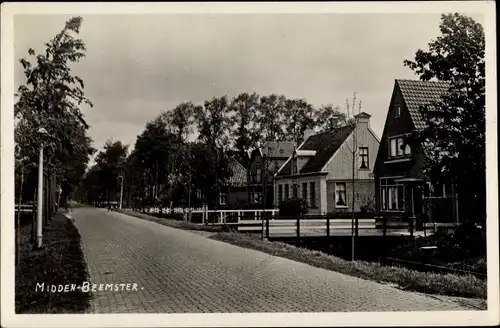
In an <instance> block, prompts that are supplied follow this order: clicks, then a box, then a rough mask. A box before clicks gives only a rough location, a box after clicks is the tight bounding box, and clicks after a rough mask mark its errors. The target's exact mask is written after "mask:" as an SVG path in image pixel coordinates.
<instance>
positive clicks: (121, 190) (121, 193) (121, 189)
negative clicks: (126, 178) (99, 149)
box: [117, 175, 123, 209]
mask: <svg viewBox="0 0 500 328" xmlns="http://www.w3.org/2000/svg"><path fill="white" fill-rule="evenodd" d="M117 179H120V209H122V201H123V176H122V175H119V176H118V177H117Z"/></svg>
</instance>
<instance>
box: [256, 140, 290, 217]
mask: <svg viewBox="0 0 500 328" xmlns="http://www.w3.org/2000/svg"><path fill="white" fill-rule="evenodd" d="M294 146H295V143H294V142H290V141H266V142H264V143H263V144H262V145H261V146H260V147H258V148H256V149H254V150H252V151H251V152H250V155H249V156H250V181H249V189H250V195H249V196H250V202H251V205H252V206H262V205H263V188H264V187H263V186H264V183H265V184H266V186H267V188H266V190H267V193H266V195H267V197H266V207H268V208H272V207H273V203H274V198H273V194H274V193H273V176H274V174H275V173H276V172H277V171H278V169H279V168H280V167H281V166H282V165H283V164H285V162H286V161H287V160H288V158H289V157H290V156H291V155H292V153H293V150H294Z"/></svg>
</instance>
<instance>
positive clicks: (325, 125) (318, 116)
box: [314, 104, 352, 132]
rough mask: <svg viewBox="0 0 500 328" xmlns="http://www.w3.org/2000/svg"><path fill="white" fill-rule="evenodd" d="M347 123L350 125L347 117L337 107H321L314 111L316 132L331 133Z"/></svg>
mask: <svg viewBox="0 0 500 328" xmlns="http://www.w3.org/2000/svg"><path fill="white" fill-rule="evenodd" d="M351 119H352V118H351ZM349 123H352V122H351V121H350V120H349V115H348V114H346V113H343V112H341V111H340V108H339V107H338V106H333V105H331V104H329V105H323V106H320V107H319V108H317V109H316V110H315V111H314V125H315V126H316V127H317V130H318V132H327V131H331V130H333V129H336V128H339V127H341V126H345V125H348V124H349Z"/></svg>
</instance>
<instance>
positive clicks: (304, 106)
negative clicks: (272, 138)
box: [284, 99, 315, 145]
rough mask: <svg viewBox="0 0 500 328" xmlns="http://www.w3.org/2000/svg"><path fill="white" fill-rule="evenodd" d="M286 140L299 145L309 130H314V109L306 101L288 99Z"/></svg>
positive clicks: (286, 105) (285, 115) (286, 103)
mask: <svg viewBox="0 0 500 328" xmlns="http://www.w3.org/2000/svg"><path fill="white" fill-rule="evenodd" d="M284 117H285V122H286V124H285V126H286V128H285V129H286V131H287V132H288V133H287V135H286V138H287V139H288V140H289V141H293V142H295V144H296V145H299V144H300V142H301V141H302V139H303V138H304V132H305V131H306V130H307V129H311V128H314V126H315V121H314V108H313V106H312V105H311V104H309V103H308V102H307V101H306V100H304V99H287V100H286V101H285V112H284Z"/></svg>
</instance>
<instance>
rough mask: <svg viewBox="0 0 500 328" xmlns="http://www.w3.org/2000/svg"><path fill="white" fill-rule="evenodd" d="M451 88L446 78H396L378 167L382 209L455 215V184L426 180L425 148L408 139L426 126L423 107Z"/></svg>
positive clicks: (394, 213)
mask: <svg viewBox="0 0 500 328" xmlns="http://www.w3.org/2000/svg"><path fill="white" fill-rule="evenodd" d="M448 88H449V85H448V84H447V83H445V82H427V81H415V80H401V79H398V80H395V83H394V88H393V92H392V97H391V101H390V105H389V110H388V113H387V117H386V120H385V124H384V132H383V134H382V142H381V144H380V149H379V152H378V156H377V160H376V163H375V169H374V174H375V186H376V197H375V200H376V211H377V212H378V213H380V214H382V215H386V216H398V215H399V216H401V215H402V214H403V213H405V212H406V213H408V214H409V217H413V218H415V217H418V216H419V215H420V214H422V213H424V212H426V213H427V214H429V216H430V218H431V219H432V216H434V217H436V216H439V217H440V220H444V219H443V218H444V217H447V218H448V219H446V220H450V217H452V216H453V213H452V212H453V211H454V209H453V207H454V206H453V203H452V199H451V194H452V188H451V187H450V186H448V185H446V184H437V183H430V182H429V181H426V180H427V179H426V178H425V176H424V174H423V163H424V160H425V155H424V153H423V151H422V149H421V148H420V147H417V146H414V147H413V149H412V147H410V145H408V144H407V142H406V137H407V136H409V135H411V133H412V132H413V131H414V130H421V129H424V128H425V123H424V122H423V120H422V117H421V114H420V111H419V108H420V107H421V106H423V105H428V104H431V103H433V102H435V101H437V100H439V99H440V97H441V96H442V95H443V94H444V93H445V92H447V91H448ZM426 200H427V201H428V202H426ZM426 204H427V205H426ZM428 206H430V207H431V208H432V210H430V209H429V208H428Z"/></svg>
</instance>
